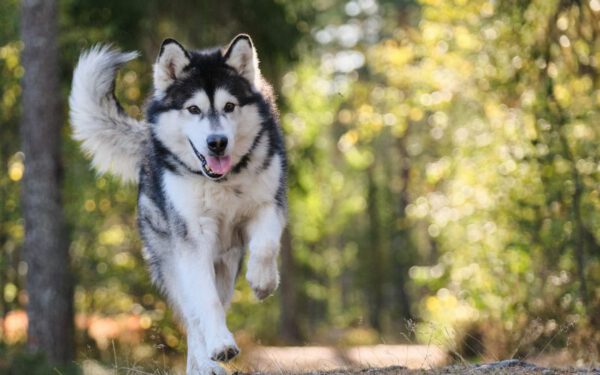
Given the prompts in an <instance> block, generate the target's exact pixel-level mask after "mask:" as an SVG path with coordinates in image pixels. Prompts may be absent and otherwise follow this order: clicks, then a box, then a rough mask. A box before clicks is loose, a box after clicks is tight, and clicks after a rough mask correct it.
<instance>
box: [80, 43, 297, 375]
mask: <svg viewBox="0 0 600 375" xmlns="http://www.w3.org/2000/svg"><path fill="white" fill-rule="evenodd" d="M136 56H137V54H136V53H131V52H130V53H120V52H118V51H116V50H114V49H112V48H110V47H107V46H98V47H95V48H92V49H91V50H89V51H87V52H85V53H84V54H82V56H81V57H80V59H79V63H78V64H77V67H76V69H75V72H74V76H73V87H72V92H71V96H70V107H71V112H70V114H71V124H72V126H73V137H74V138H75V139H77V140H79V141H82V148H83V149H84V150H85V151H86V152H87V153H88V154H90V155H91V156H92V157H93V160H92V163H93V165H94V166H95V167H96V168H97V169H98V170H99V171H100V172H109V171H110V172H113V173H115V174H116V175H119V176H121V177H122V178H123V179H125V180H134V181H137V182H138V184H139V199H138V225H139V229H140V232H141V236H142V238H143V241H144V249H143V252H144V256H145V258H146V260H147V262H148V265H149V268H150V271H151V273H152V278H153V280H154V282H155V283H156V285H158V286H159V287H160V288H161V289H162V290H163V291H164V293H165V294H166V296H167V297H168V299H169V301H170V303H171V305H172V307H173V308H174V309H175V310H176V312H177V313H178V314H179V316H180V317H181V319H182V321H183V323H184V325H185V327H186V329H187V340H188V357H187V373H188V374H221V373H224V372H225V370H224V369H223V368H221V367H220V366H219V365H218V363H217V362H226V361H228V360H230V359H232V358H233V357H235V356H236V355H237V354H238V353H239V349H238V347H237V346H236V343H235V340H234V338H233V335H232V334H231V332H230V331H229V329H227V325H226V322H225V311H226V310H227V308H228V306H229V303H230V301H231V296H232V294H233V288H234V283H235V279H236V276H237V274H238V272H239V270H240V265H241V262H242V258H243V255H244V252H245V248H246V246H247V247H248V249H249V252H250V255H249V259H248V264H247V270H248V271H247V272H246V279H247V280H248V282H249V283H250V286H251V287H252V289H253V290H254V293H255V295H256V297H258V298H259V299H263V298H265V297H267V296H269V295H270V294H271V293H272V292H273V291H274V290H275V288H276V287H277V284H278V282H279V274H278V271H277V255H278V252H279V243H280V238H281V233H282V230H283V228H284V227H285V223H286V210H287V203H286V157H285V150H284V144H283V138H282V133H281V129H280V127H279V124H278V114H277V109H276V107H275V103H274V99H273V95H272V91H271V87H270V86H269V85H268V84H267V83H266V82H265V80H264V79H263V77H262V76H261V73H260V71H259V68H258V58H257V56H256V51H255V50H254V46H253V43H252V40H251V39H250V37H249V36H247V35H238V36H237V37H235V38H234V39H233V40H232V41H231V43H230V44H229V46H227V47H226V48H223V49H219V48H218V49H211V50H201V51H188V50H186V49H185V48H184V47H183V46H182V45H181V44H179V43H178V42H176V41H175V40H173V39H167V40H165V41H164V42H163V44H162V46H161V48H160V53H159V55H158V58H157V60H156V63H155V64H154V92H153V94H152V96H151V98H150V100H149V104H148V106H147V111H146V119H145V120H136V119H134V118H132V117H130V116H128V115H127V114H126V113H125V112H124V111H123V109H122V108H121V105H120V104H119V103H118V101H117V99H116V97H115V95H114V85H115V75H116V72H117V70H118V68H119V67H120V66H121V65H122V64H124V63H125V62H127V61H129V60H131V59H133V58H135V57H136Z"/></svg>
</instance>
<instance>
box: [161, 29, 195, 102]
mask: <svg viewBox="0 0 600 375" xmlns="http://www.w3.org/2000/svg"><path fill="white" fill-rule="evenodd" d="M189 63H190V55H189V53H188V52H187V51H186V50H185V48H183V46H182V45H181V44H179V43H178V42H177V41H176V40H175V39H165V40H164V42H163V43H162V45H161V46H160V52H159V53H158V57H157V58H156V63H155V64H154V87H155V88H156V89H157V90H159V91H165V90H166V89H167V88H168V87H169V86H170V85H171V84H172V83H173V82H174V81H175V80H176V79H178V78H181V77H182V74H183V69H184V68H185V67H186V66H187V65H188V64H189Z"/></svg>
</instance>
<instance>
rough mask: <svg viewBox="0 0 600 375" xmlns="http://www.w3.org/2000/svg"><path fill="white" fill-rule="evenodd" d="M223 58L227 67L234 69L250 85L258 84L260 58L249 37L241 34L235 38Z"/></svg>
mask: <svg viewBox="0 0 600 375" xmlns="http://www.w3.org/2000/svg"><path fill="white" fill-rule="evenodd" d="M223 56H224V57H225V62H226V63H227V65H229V66H231V67H232V68H234V69H235V70H236V71H237V72H238V73H239V74H240V75H241V76H242V77H244V78H246V79H247V80H248V81H250V83H252V84H255V83H256V81H257V79H258V77H259V75H260V71H259V70H258V57H257V56H256V51H255V50H254V45H253V44H252V39H250V36H249V35H246V34H239V35H238V36H236V37H235V38H233V40H232V41H231V43H229V46H228V47H227V49H226V50H225V53H224V55H223Z"/></svg>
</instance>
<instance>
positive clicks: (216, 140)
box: [206, 134, 227, 155]
mask: <svg viewBox="0 0 600 375" xmlns="http://www.w3.org/2000/svg"><path fill="white" fill-rule="evenodd" d="M206 143H207V144H208V149H209V150H210V151H212V152H214V153H215V154H219V155H220V154H222V153H223V152H224V151H225V148H227V137H226V136H224V135H222V134H213V135H209V136H208V138H207V139H206Z"/></svg>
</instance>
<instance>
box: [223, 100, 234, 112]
mask: <svg viewBox="0 0 600 375" xmlns="http://www.w3.org/2000/svg"><path fill="white" fill-rule="evenodd" d="M234 109H235V104H233V103H232V102H227V103H225V107H223V110H224V111H225V112H227V113H231V112H233V110H234Z"/></svg>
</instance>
